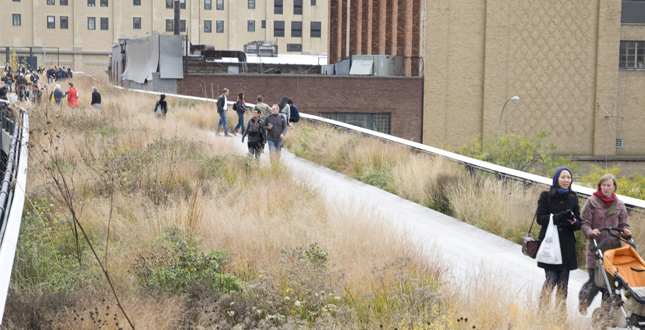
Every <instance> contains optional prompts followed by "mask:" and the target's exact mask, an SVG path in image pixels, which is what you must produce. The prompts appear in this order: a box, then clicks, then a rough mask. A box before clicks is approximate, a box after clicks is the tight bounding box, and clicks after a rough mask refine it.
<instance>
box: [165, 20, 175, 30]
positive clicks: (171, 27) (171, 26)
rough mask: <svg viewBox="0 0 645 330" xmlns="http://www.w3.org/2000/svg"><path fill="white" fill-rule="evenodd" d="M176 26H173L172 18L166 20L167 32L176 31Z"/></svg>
mask: <svg viewBox="0 0 645 330" xmlns="http://www.w3.org/2000/svg"><path fill="white" fill-rule="evenodd" d="M174 30H175V28H174V27H173V23H172V20H171V19H167V20H166V32H172V31H174Z"/></svg>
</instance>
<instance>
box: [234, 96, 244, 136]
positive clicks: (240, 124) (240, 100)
mask: <svg viewBox="0 0 645 330" xmlns="http://www.w3.org/2000/svg"><path fill="white" fill-rule="evenodd" d="M233 110H235V112H237V125H236V126H235V128H233V135H237V130H238V129H240V128H241V129H242V135H244V132H245V131H246V128H244V114H245V113H246V102H244V92H239V93H238V94H237V101H235V105H234V106H233Z"/></svg>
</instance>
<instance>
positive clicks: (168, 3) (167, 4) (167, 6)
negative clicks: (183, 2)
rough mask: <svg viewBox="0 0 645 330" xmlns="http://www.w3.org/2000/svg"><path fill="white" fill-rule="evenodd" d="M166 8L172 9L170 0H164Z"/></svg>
mask: <svg viewBox="0 0 645 330" xmlns="http://www.w3.org/2000/svg"><path fill="white" fill-rule="evenodd" d="M166 8H170V9H172V0H166Z"/></svg>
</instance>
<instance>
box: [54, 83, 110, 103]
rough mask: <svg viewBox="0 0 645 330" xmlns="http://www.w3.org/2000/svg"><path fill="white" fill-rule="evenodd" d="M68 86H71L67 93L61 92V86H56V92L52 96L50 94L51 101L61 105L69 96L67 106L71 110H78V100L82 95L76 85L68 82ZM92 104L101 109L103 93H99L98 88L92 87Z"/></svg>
mask: <svg viewBox="0 0 645 330" xmlns="http://www.w3.org/2000/svg"><path fill="white" fill-rule="evenodd" d="M67 84H68V85H69V88H68V89H67V92H64V93H63V91H61V90H60V88H61V87H60V85H59V84H56V86H55V87H54V90H53V91H52V92H51V94H49V100H50V101H51V102H54V103H56V104H61V101H62V100H63V98H64V97H65V96H67V106H69V107H71V108H78V107H79V105H78V98H79V97H80V96H81V95H80V93H79V92H78V90H77V89H76V87H74V83H72V82H68V83H67ZM90 104H91V105H92V107H94V108H96V109H100V108H101V93H99V91H98V89H97V88H96V86H92V100H91V101H90Z"/></svg>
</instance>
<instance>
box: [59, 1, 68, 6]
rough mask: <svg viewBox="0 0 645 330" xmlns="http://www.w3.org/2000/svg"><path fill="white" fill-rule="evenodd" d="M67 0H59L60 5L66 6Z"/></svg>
mask: <svg viewBox="0 0 645 330" xmlns="http://www.w3.org/2000/svg"><path fill="white" fill-rule="evenodd" d="M68 2H69V1H68V0H60V5H61V6H67V3H68Z"/></svg>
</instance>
